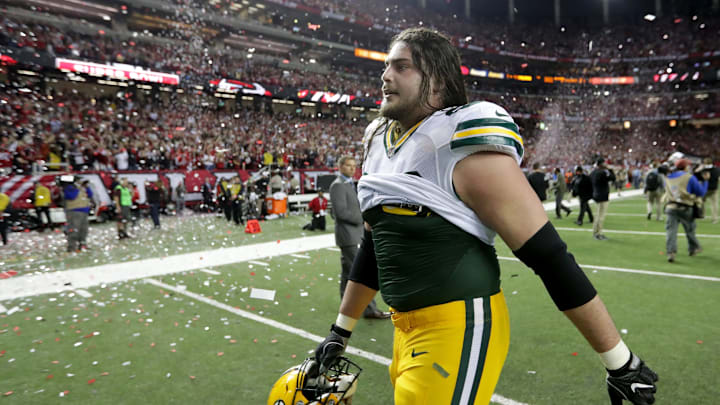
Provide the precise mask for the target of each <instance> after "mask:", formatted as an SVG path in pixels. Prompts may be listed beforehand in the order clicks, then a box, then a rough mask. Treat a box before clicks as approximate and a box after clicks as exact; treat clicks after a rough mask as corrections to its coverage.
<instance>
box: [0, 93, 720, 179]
mask: <svg viewBox="0 0 720 405" xmlns="http://www.w3.org/2000/svg"><path fill="white" fill-rule="evenodd" d="M4 90H5V91H4V94H5V95H4V96H3V97H2V100H0V102H1V104H0V121H1V123H0V136H1V141H0V167H12V168H13V170H14V171H16V172H26V173H27V172H30V171H32V170H33V164H36V165H37V166H38V167H40V166H42V165H44V166H45V167H47V168H49V169H59V168H67V167H69V168H72V169H74V170H142V169H148V170H149V169H192V168H208V169H213V168H218V169H222V168H243V169H248V170H253V169H257V168H259V167H261V166H266V165H268V164H277V165H280V166H286V167H293V168H308V169H319V168H332V167H334V166H335V163H336V161H337V159H338V157H339V156H342V155H345V154H350V155H353V156H356V157H358V158H360V157H361V156H362V152H361V151H362V147H361V144H360V142H361V137H362V133H363V127H364V125H366V124H367V121H366V120H364V119H360V120H357V119H350V118H344V117H342V116H339V117H337V118H336V117H320V118H318V117H316V116H306V115H302V114H286V113H278V112H275V113H273V112H272V111H256V110H255V109H253V108H251V109H246V108H239V109H237V110H236V111H232V110H231V109H229V108H224V107H222V108H221V107H218V106H217V104H210V103H207V102H206V101H203V100H202V99H201V98H200V97H199V96H196V95H189V96H185V97H183V96H181V95H176V94H168V95H167V96H158V95H157V94H156V95H155V96H147V95H146V96H143V97H134V98H132V97H131V98H128V97H118V96H117V94H112V95H109V96H108V97H105V98H91V97H89V96H84V95H82V94H79V93H77V94H76V93H72V92H70V93H67V94H63V93H60V92H59V91H50V92H49V93H52V94H53V95H50V96H49V97H48V95H47V94H45V93H41V92H39V91H32V90H30V89H28V88H24V90H23V91H21V90H19V89H13V88H11V87H10V86H7V87H5V89H4ZM123 94H129V93H123ZM533 100H541V101H539V102H538V104H537V105H538V106H540V105H543V107H542V108H540V107H538V108H537V109H533V110H531V111H534V112H533V114H537V116H539V117H544V118H543V119H547V122H546V123H545V122H543V121H538V120H537V119H522V118H519V119H517V121H518V123H519V124H520V127H521V130H522V135H523V137H524V138H525V140H526V144H525V147H526V150H527V153H526V159H528V161H529V162H535V161H541V162H544V163H548V164H553V165H563V164H565V165H573V164H576V163H580V162H583V161H584V160H587V159H589V158H590V156H591V153H589V152H593V153H595V154H599V155H601V156H607V157H609V158H611V159H613V160H618V161H628V162H632V164H641V163H647V162H649V161H651V160H653V159H656V158H659V157H662V156H665V155H667V154H668V153H670V152H672V151H674V150H678V149H680V150H684V151H686V152H688V153H694V154H697V155H702V156H707V155H711V156H712V155H715V156H718V155H720V140H718V138H717V137H716V136H715V137H714V136H713V134H714V132H713V130H711V129H710V130H709V129H695V128H694V127H690V126H681V127H677V128H670V127H669V126H668V123H667V122H666V121H665V120H660V121H640V122H633V123H631V126H630V128H624V129H623V128H616V129H611V128H613V127H609V126H608V123H609V122H608V120H607V118H608V117H606V116H604V115H601V117H603V118H604V119H593V116H592V114H594V113H595V112H599V111H602V109H603V108H606V107H603V106H598V105H592V104H591V107H585V108H577V109H575V110H573V109H572V108H574V107H573V106H572V105H570V107H568V108H567V109H566V108H565V107H567V105H566V104H564V103H562V102H561V103H557V104H552V103H550V102H548V101H544V99H539V98H535V99H533ZM212 101H213V100H212V99H211V102H212ZM491 101H495V102H498V103H499V104H500V105H506V106H507V109H508V110H509V111H510V112H511V113H512V114H514V115H517V114H516V112H517V110H516V108H517V106H518V105H522V104H517V99H515V100H512V98H503V99H501V100H491ZM203 103H205V105H203ZM543 103H545V104H543ZM571 107H572V108H571ZM547 111H551V112H553V114H547ZM630 111H632V109H630ZM645 111H646V110H645V109H642V110H640V111H639V113H645ZM647 111H648V113H649V112H652V111H651V109H648V110H647ZM573 114H577V115H576V117H578V118H579V119H567V118H568V117H570V118H572V117H573ZM562 117H565V118H566V119H563V118H562ZM541 123H542V125H541ZM616 125H622V122H618V123H616ZM706 128H707V127H706ZM267 154H269V155H271V156H268V155H267Z"/></svg>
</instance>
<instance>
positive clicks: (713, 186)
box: [703, 158, 720, 224]
mask: <svg viewBox="0 0 720 405" xmlns="http://www.w3.org/2000/svg"><path fill="white" fill-rule="evenodd" d="M703 163H704V165H705V167H704V169H705V170H706V171H708V172H710V178H709V179H708V190H707V193H706V194H705V197H703V205H704V206H710V215H711V219H712V223H713V224H717V223H718V177H720V167H717V166H715V165H714V164H713V161H712V159H711V158H705V160H704V161H703Z"/></svg>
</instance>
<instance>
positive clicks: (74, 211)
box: [60, 175, 93, 252]
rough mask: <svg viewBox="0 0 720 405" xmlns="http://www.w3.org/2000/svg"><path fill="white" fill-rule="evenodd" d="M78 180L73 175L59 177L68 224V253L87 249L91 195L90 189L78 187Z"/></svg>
mask: <svg viewBox="0 0 720 405" xmlns="http://www.w3.org/2000/svg"><path fill="white" fill-rule="evenodd" d="M79 180H80V179H79V178H77V177H75V176H73V175H63V176H60V186H61V187H62V190H63V199H64V200H65V215H66V217H67V224H68V231H67V239H68V246H67V251H68V252H79V251H80V249H87V241H86V239H87V234H88V227H89V219H88V216H89V214H90V205H91V201H92V197H93V193H92V190H91V189H90V187H87V186H86V187H83V186H82V185H80V184H79Z"/></svg>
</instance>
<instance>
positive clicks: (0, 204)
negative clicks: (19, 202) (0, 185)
mask: <svg viewBox="0 0 720 405" xmlns="http://www.w3.org/2000/svg"><path fill="white" fill-rule="evenodd" d="M10 211H11V204H10V197H8V195H7V194H5V193H3V192H1V191H0V236H2V242H3V245H7V242H8V239H7V234H8V222H9V217H10Z"/></svg>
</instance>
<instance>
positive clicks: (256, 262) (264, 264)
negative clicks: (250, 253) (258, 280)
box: [248, 260, 270, 267]
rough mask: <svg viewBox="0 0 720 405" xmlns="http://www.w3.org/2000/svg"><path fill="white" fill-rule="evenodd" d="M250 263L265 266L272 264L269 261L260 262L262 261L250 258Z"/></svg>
mask: <svg viewBox="0 0 720 405" xmlns="http://www.w3.org/2000/svg"><path fill="white" fill-rule="evenodd" d="M248 263H250V264H257V265H258V266H265V267H268V266H269V265H270V264H269V263H265V262H260V261H257V260H248Z"/></svg>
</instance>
